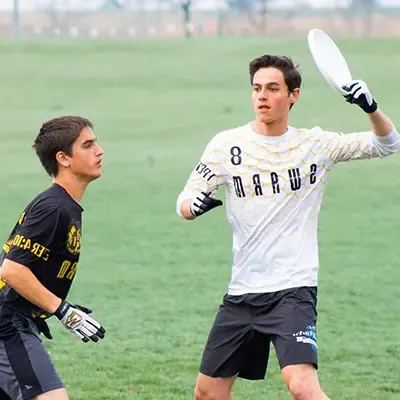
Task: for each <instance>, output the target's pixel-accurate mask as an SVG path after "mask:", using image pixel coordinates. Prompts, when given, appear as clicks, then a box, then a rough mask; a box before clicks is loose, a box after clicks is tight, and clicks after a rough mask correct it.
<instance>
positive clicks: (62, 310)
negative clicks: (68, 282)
mask: <svg viewBox="0 0 400 400" xmlns="http://www.w3.org/2000/svg"><path fill="white" fill-rule="evenodd" d="M60 300H61V299H60ZM70 307H71V305H70V304H69V303H68V302H67V301H65V300H61V304H60V305H59V306H58V308H57V309H56V311H54V315H55V316H56V317H57V318H58V319H59V320H62V319H63V318H64V316H65V314H66V313H67V311H68V309H69V308H70Z"/></svg>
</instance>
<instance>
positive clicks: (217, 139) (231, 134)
mask: <svg viewBox="0 0 400 400" xmlns="http://www.w3.org/2000/svg"><path fill="white" fill-rule="evenodd" d="M250 129H251V127H250V124H246V125H241V126H238V127H235V128H231V129H227V130H224V131H220V132H218V133H217V134H216V135H215V136H214V137H213V138H212V139H211V141H210V142H209V145H210V146H213V147H217V146H219V147H225V146H230V145H232V143H233V141H235V140H238V139H246V136H247V135H246V134H247V133H248V132H249V130H250Z"/></svg>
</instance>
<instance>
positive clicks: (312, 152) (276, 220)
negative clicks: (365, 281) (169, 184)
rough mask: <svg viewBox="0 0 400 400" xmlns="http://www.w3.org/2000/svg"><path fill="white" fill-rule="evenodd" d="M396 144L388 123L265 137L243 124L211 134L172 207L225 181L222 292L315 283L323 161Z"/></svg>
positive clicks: (376, 153) (399, 141)
mask: <svg viewBox="0 0 400 400" xmlns="http://www.w3.org/2000/svg"><path fill="white" fill-rule="evenodd" d="M399 148H400V136H399V135H398V133H397V131H396V130H395V129H393V132H392V133H391V134H390V135H389V136H386V137H379V136H376V135H375V134H374V133H373V132H362V133H352V134H346V135H343V134H340V133H333V132H326V131H323V130H322V129H321V128H319V127H315V128H313V129H297V128H293V127H289V128H288V130H287V132H286V133H284V134H283V135H282V136H278V137H270V136H263V135H259V134H257V133H255V132H254V131H253V130H252V127H251V124H247V125H245V126H241V127H238V128H236V129H232V130H228V131H224V132H221V133H219V134H217V135H216V136H215V137H214V138H213V139H212V140H211V142H210V143H209V144H208V146H207V148H206V150H205V152H204V154H203V156H202V157H201V160H200V163H199V164H198V165H197V167H196V168H195V169H194V170H193V172H192V174H191V175H190V178H189V180H188V182H187V183H186V186H185V188H184V190H183V192H182V193H181V194H180V195H179V197H178V201H177V212H178V214H179V215H180V211H179V210H180V205H181V203H182V201H183V200H185V199H193V198H194V197H196V195H197V194H198V193H200V192H202V191H203V192H210V191H211V192H212V193H215V191H216V190H217V189H218V188H219V187H221V186H224V187H225V194H226V200H225V201H226V214H227V218H228V221H229V223H230V225H231V227H232V232H233V266H232V276H231V281H230V284H229V289H228V293H229V294H232V295H240V294H245V293H267V292H276V291H278V290H283V289H288V288H293V287H298V286H316V285H317V280H318V266H319V262H318V241H317V225H318V214H319V211H320V207H321V202H322V195H323V191H324V187H325V184H326V181H327V178H328V173H329V171H330V169H331V168H332V166H333V165H334V164H335V163H337V162H340V161H348V160H359V159H365V158H372V157H385V156H388V155H390V154H392V153H394V152H395V151H397V150H398V149H399Z"/></svg>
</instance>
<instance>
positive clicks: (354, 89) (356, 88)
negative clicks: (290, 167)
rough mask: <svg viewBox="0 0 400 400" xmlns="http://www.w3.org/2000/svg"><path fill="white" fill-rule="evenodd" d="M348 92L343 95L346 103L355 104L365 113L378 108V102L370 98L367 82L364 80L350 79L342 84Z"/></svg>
mask: <svg viewBox="0 0 400 400" xmlns="http://www.w3.org/2000/svg"><path fill="white" fill-rule="evenodd" d="M342 89H343V90H345V91H346V92H348V93H349V94H346V95H343V96H344V98H345V99H346V101H347V102H348V103H352V104H357V105H358V106H359V107H361V108H362V109H363V110H364V111H365V112H366V113H368V114H370V113H373V112H375V111H376V110H377V109H378V104H377V103H376V101H375V100H374V99H373V98H372V96H371V93H370V91H369V90H368V87H367V84H366V83H365V82H364V81H361V80H357V81H351V82H349V83H348V84H346V85H343V86H342Z"/></svg>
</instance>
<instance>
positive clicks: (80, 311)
mask: <svg viewBox="0 0 400 400" xmlns="http://www.w3.org/2000/svg"><path fill="white" fill-rule="evenodd" d="M91 312H92V310H90V309H89V308H86V307H83V306H78V305H74V304H70V303H68V302H67V301H65V300H64V301H63V302H62V303H61V304H60V307H58V309H57V310H56V312H55V313H54V315H55V316H56V317H57V318H58V319H59V320H60V321H61V323H62V324H63V325H64V326H65V328H66V329H67V330H69V331H70V332H71V333H73V334H74V335H76V336H78V337H79V339H81V340H82V341H83V342H85V343H87V342H88V341H89V339H90V340H92V341H93V342H97V341H98V340H99V339H104V336H105V333H106V330H105V329H104V328H103V327H102V326H101V325H100V324H99V323H98V322H97V321H96V320H94V319H93V318H91V317H89V316H88V314H90V313H91Z"/></svg>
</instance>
